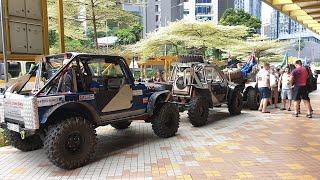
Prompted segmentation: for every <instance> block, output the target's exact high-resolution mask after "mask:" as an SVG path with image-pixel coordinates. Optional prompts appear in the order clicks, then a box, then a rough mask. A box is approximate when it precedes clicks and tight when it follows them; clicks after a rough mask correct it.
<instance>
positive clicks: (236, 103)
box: [171, 58, 242, 127]
mask: <svg viewBox="0 0 320 180" xmlns="http://www.w3.org/2000/svg"><path fill="white" fill-rule="evenodd" d="M171 82H172V83H173V85H172V92H171V93H172V96H173V102H174V103H177V104H178V105H179V107H180V110H181V111H184V110H188V115H189V120H190V122H191V124H192V125H193V126H196V127H197V126H203V125H205V124H206V122H207V119H208V115H209V108H213V107H216V106H220V105H222V104H227V105H228V110H229V112H230V114H231V115H238V114H240V113H241V110H242V94H241V88H240V86H239V85H238V84H235V83H233V82H229V81H228V80H227V78H226V77H225V75H224V73H223V72H222V71H221V70H220V69H219V68H218V67H216V66H214V65H212V64H209V63H207V62H205V61H204V60H203V59H201V58H196V59H194V58H193V59H190V58H187V59H186V58H183V59H181V62H180V63H176V64H175V65H174V66H173V70H172V75H171Z"/></svg>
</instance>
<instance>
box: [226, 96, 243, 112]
mask: <svg viewBox="0 0 320 180" xmlns="http://www.w3.org/2000/svg"><path fill="white" fill-rule="evenodd" d="M242 106H243V97H242V94H241V92H240V91H239V90H235V91H234V92H233V94H232V97H231V99H230V100H229V103H228V110H229V113H230V114H231V115H239V114H241V111H242Z"/></svg>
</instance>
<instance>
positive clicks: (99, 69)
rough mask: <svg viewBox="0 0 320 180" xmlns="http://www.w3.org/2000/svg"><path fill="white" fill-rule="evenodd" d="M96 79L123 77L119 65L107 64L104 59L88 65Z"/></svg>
mask: <svg viewBox="0 0 320 180" xmlns="http://www.w3.org/2000/svg"><path fill="white" fill-rule="evenodd" d="M88 66H89V68H90V71H91V74H92V75H93V76H94V77H119V76H120V77H123V75H124V74H123V72H122V70H121V67H120V65H119V64H113V63H106V62H105V61H104V60H103V59H101V60H93V61H91V62H90V63H89V64H88Z"/></svg>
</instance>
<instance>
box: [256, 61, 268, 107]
mask: <svg viewBox="0 0 320 180" xmlns="http://www.w3.org/2000/svg"><path fill="white" fill-rule="evenodd" d="M269 70H270V64H269V63H264V65H263V68H262V69H261V70H260V71H259V72H258V74H257V76H256V82H257V85H258V88H259V91H260V94H261V96H262V99H261V102H260V107H259V110H260V111H261V112H262V113H270V112H269V111H267V107H268V102H269V99H270V97H271V89H270V72H269Z"/></svg>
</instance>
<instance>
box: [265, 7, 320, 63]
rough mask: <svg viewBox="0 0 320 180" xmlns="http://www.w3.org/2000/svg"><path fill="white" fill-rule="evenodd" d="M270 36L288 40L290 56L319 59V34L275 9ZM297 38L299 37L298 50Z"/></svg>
mask: <svg viewBox="0 0 320 180" xmlns="http://www.w3.org/2000/svg"><path fill="white" fill-rule="evenodd" d="M270 37H271V39H279V40H289V41H290V42H291V45H290V47H288V53H289V55H290V56H295V57H300V58H306V59H310V60H319V59H320V54H319V53H318V52H320V36H319V35H318V34H315V33H313V32H312V31H310V30H308V29H306V28H305V27H303V26H302V25H300V24H299V23H298V22H296V21H294V20H292V19H291V18H290V17H288V16H287V15H284V14H282V13H280V12H279V11H277V10H274V11H273V12H272V17H271V23H270ZM299 39H301V43H300V44H301V46H300V52H299V45H298V42H299Z"/></svg>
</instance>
